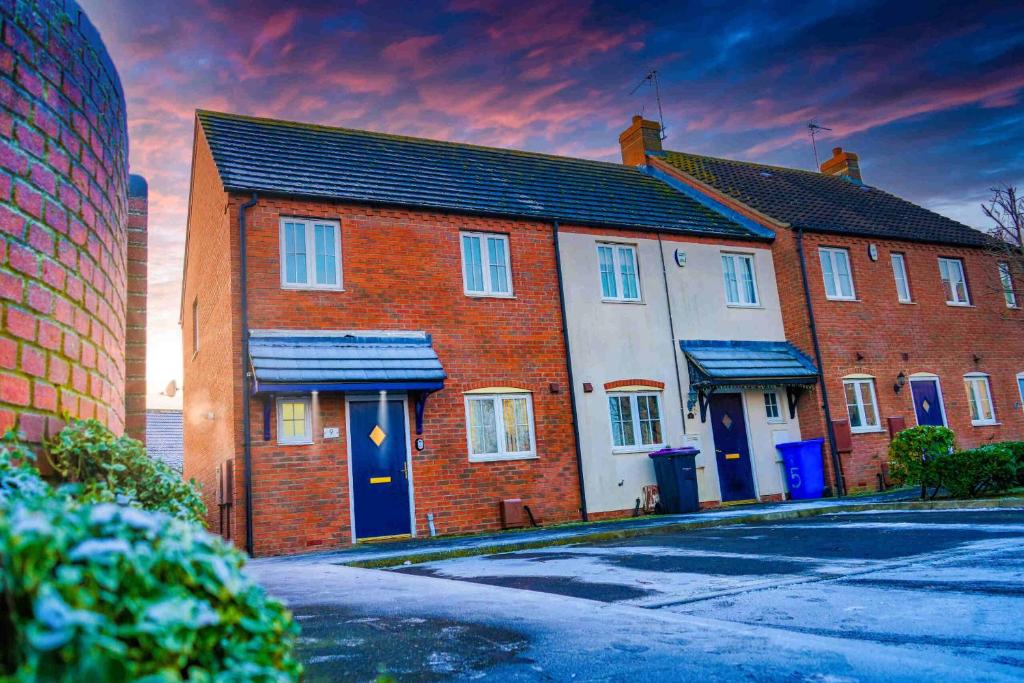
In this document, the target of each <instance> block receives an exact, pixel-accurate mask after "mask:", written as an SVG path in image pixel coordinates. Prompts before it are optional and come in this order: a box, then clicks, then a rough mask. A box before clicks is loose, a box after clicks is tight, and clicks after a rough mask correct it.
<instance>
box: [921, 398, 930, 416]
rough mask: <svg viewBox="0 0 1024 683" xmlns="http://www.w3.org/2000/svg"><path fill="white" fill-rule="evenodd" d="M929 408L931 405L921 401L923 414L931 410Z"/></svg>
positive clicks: (926, 400) (926, 401)
mask: <svg viewBox="0 0 1024 683" xmlns="http://www.w3.org/2000/svg"><path fill="white" fill-rule="evenodd" d="M931 406H932V404H931V403H929V402H928V399H925V400H923V401H921V407H922V408H924V412H926V413H927V412H928V409H929V408H931Z"/></svg>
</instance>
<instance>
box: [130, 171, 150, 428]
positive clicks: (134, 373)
mask: <svg viewBox="0 0 1024 683" xmlns="http://www.w3.org/2000/svg"><path fill="white" fill-rule="evenodd" d="M148 262H149V185H148V184H147V183H146V179H145V178H143V177H142V176H140V175H135V174H132V175H130V176H128V310H127V329H126V330H125V354H124V355H125V391H124V402H125V418H124V430H125V432H127V433H128V436H130V437H132V438H133V439H138V440H139V441H141V442H142V443H146V317H147V316H146V295H147V291H148V288H147V284H146V278H147V274H148V270H149V268H148Z"/></svg>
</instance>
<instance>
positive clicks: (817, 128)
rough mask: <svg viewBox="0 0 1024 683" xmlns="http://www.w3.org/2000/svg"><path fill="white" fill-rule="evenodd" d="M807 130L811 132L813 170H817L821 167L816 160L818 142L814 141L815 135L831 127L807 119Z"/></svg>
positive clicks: (829, 129)
mask: <svg viewBox="0 0 1024 683" xmlns="http://www.w3.org/2000/svg"><path fill="white" fill-rule="evenodd" d="M807 130H808V132H809V133H810V134H811V148H812V149H814V170H815V171H817V170H818V169H819V168H821V164H820V163H819V162H818V143H817V142H816V141H815V136H816V135H818V131H822V130H828V131H831V130H832V129H831V128H826V127H825V126H819V125H818V124H816V123H815V122H814V121H808V122H807Z"/></svg>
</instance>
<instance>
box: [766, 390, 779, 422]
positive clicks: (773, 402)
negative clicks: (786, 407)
mask: <svg viewBox="0 0 1024 683" xmlns="http://www.w3.org/2000/svg"><path fill="white" fill-rule="evenodd" d="M764 416H765V417H767V418H768V421H769V422H782V410H781V409H780V408H779V395H778V394H777V393H775V392H774V391H766V392H764Z"/></svg>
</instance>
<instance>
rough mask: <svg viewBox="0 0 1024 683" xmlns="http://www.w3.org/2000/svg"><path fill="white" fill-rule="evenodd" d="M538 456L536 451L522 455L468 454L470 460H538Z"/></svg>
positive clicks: (483, 461)
mask: <svg viewBox="0 0 1024 683" xmlns="http://www.w3.org/2000/svg"><path fill="white" fill-rule="evenodd" d="M539 459H540V457H539V456H538V455H537V454H536V453H525V454H522V455H501V454H497V455H471V456H469V461H470V462H480V463H486V462H505V461H507V460H539Z"/></svg>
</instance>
